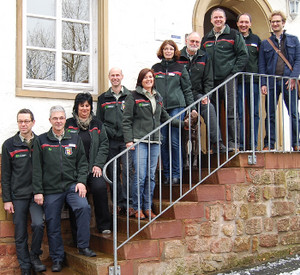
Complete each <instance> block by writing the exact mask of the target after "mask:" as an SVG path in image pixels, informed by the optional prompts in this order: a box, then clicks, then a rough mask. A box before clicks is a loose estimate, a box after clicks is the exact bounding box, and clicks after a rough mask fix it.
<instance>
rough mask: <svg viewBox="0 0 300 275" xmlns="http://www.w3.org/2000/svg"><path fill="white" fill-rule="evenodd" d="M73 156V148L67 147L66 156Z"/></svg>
mask: <svg viewBox="0 0 300 275" xmlns="http://www.w3.org/2000/svg"><path fill="white" fill-rule="evenodd" d="M72 154H73V150H72V147H66V148H65V155H67V156H71V155H72Z"/></svg>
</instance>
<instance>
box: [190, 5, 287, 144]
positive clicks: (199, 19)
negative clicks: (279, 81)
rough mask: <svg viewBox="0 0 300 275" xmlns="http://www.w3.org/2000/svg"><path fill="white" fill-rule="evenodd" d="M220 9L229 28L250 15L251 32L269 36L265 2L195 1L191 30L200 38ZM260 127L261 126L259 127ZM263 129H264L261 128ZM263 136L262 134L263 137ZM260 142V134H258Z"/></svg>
mask: <svg viewBox="0 0 300 275" xmlns="http://www.w3.org/2000/svg"><path fill="white" fill-rule="evenodd" d="M215 8H222V9H223V10H224V11H225V13H226V23H227V24H228V25H229V26H230V27H231V28H235V29H236V28H237V27H236V19H237V16H238V15H239V14H242V13H245V12H247V13H250V15H252V27H251V29H252V31H253V33H255V34H257V35H258V36H259V37H260V38H261V39H262V40H263V39H266V38H268V37H269V35H270V30H271V29H270V24H269V15H270V14H271V12H272V9H271V6H270V5H269V3H268V1H267V0H247V1H246V0H225V1H224V0H197V1H196V3H195V7H194V13H193V29H194V30H195V31H197V32H198V33H199V34H200V35H201V36H203V35H204V34H206V33H208V32H209V31H210V30H211V29H212V27H213V26H212V24H211V23H210V16H211V12H212V10H214V9H215ZM261 103H262V106H264V96H263V97H262V102H261ZM281 110H282V106H281V104H280V103H279V108H278V116H277V117H278V121H277V122H278V127H279V128H280V130H279V133H282V125H283V123H282V111H281ZM264 118H265V112H264V107H263V113H262V114H261V120H260V123H264ZM260 127H261V126H260ZM263 128H264V127H263ZM264 135H265V134H264V133H263V136H264ZM259 140H260V134H259ZM279 143H280V144H279V146H282V143H283V137H282V135H281V134H280V136H279Z"/></svg>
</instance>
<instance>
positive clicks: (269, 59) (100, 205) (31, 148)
mask: <svg viewBox="0 0 300 275" xmlns="http://www.w3.org/2000/svg"><path fill="white" fill-rule="evenodd" d="M285 22H286V17H285V15H284V14H283V13H282V12H280V11H274V12H273V13H272V14H271V16H270V23H271V27H272V31H273V33H272V35H271V37H270V39H271V40H272V41H273V43H274V44H275V45H276V46H277V47H278V49H279V50H280V51H281V52H282V53H283V54H284V56H285V57H286V58H287V59H288V61H289V62H290V64H291V66H292V67H293V70H290V69H289V67H288V66H287V65H286V64H285V62H284V61H283V59H282V58H281V57H280V56H278V54H277V51H276V50H275V49H274V48H272V46H271V45H270V43H269V42H268V41H267V40H264V41H262V42H261V40H260V38H259V37H258V36H257V35H255V34H253V33H252V31H251V23H252V22H251V16H250V15H249V14H247V13H245V14H242V15H239V16H238V19H237V26H238V29H239V31H237V30H235V29H232V28H230V27H229V26H228V25H227V24H226V14H225V12H224V10H222V9H220V8H217V9H215V10H213V11H212V14H211V23H212V25H213V29H212V30H211V31H210V32H209V33H208V34H206V35H205V36H204V37H203V38H202V41H201V37H200V35H199V34H198V33H196V32H192V33H190V34H189V35H188V36H187V38H186V46H185V47H184V48H183V49H182V50H181V51H180V50H179V49H178V47H177V45H176V43H175V42H174V41H172V40H166V41H164V42H163V43H162V45H161V46H160V48H159V50H158V52H157V56H158V58H159V59H161V62H159V63H157V64H155V65H153V67H152V69H150V68H145V69H142V70H141V71H140V72H139V75H138V78H137V83H136V87H135V90H134V91H129V90H128V89H127V88H126V87H125V86H123V85H122V80H123V73H122V70H121V69H119V68H116V67H115V68H112V69H110V71H109V75H108V78H109V81H110V83H111V87H110V88H109V89H108V90H107V91H106V92H105V93H102V94H101V95H100V96H99V97H98V102H97V110H96V114H94V113H93V99H92V96H91V95H90V94H89V93H79V94H78V95H77V96H76V98H75V102H74V107H73V116H72V117H71V118H68V119H67V118H66V113H65V110H64V108H63V107H61V106H53V107H52V108H51V109H50V115H49V121H50V124H51V128H50V130H49V131H48V132H46V133H44V134H41V135H39V136H36V135H35V134H34V133H33V131H32V128H33V126H34V124H35V120H34V115H33V113H32V112H31V111H30V110H29V109H22V110H20V111H19V112H18V114H17V123H18V128H19V132H18V133H17V134H16V135H15V136H13V137H11V138H9V139H8V140H6V141H5V142H4V144H3V147H2V173H1V175H2V179H1V183H2V198H3V202H4V209H5V210H6V211H7V212H8V213H13V221H14V224H15V242H16V250H17V257H18V261H19V264H20V267H21V270H22V274H31V268H33V269H34V270H35V271H36V272H40V271H44V270H46V267H45V265H44V264H43V263H42V262H41V261H40V258H39V256H40V255H41V253H42V251H41V242H42V239H43V232H44V219H43V214H45V221H46V226H47V235H48V242H49V252H50V257H51V259H52V262H53V265H52V271H53V272H59V271H61V269H62V267H63V260H64V247H63V240H62V236H61V224H60V223H61V217H60V215H61V210H62V208H63V206H64V204H65V203H67V205H68V206H69V208H70V221H71V227H72V234H73V239H74V241H75V243H76V246H77V248H78V251H79V253H80V254H82V255H84V256H87V257H94V256H96V253H95V252H94V251H93V250H91V249H90V245H89V240H90V229H89V228H90V218H91V208H90V205H89V203H88V201H87V191H89V192H90V193H91V194H92V197H93V204H94V209H95V218H96V226H97V229H98V231H99V232H100V233H102V234H109V233H111V215H110V211H109V207H108V195H107V193H108V192H107V183H106V181H105V180H104V178H103V175H102V169H103V167H104V165H105V163H106V162H107V161H109V160H111V159H112V158H114V157H115V156H117V155H118V154H119V153H121V152H122V151H124V150H125V149H126V148H128V149H130V150H127V153H126V154H123V155H122V157H121V159H120V160H118V162H117V173H116V174H117V190H118V192H117V203H118V212H119V213H122V212H123V213H126V214H127V215H128V216H130V217H132V216H133V217H135V218H137V219H145V218H146V217H148V218H149V219H153V218H155V217H156V215H155V213H154V212H153V210H152V199H153V193H154V188H155V173H156V169H157V163H158V157H159V153H160V145H161V157H162V164H163V176H164V179H163V183H164V184H178V183H179V182H180V181H181V169H182V150H181V148H180V146H181V144H180V131H181V128H182V127H184V126H185V127H187V125H190V124H191V123H190V121H187V120H186V119H185V120H184V112H183V109H184V108H185V107H187V106H189V105H191V104H192V103H194V102H195V101H196V100H198V99H200V98H202V99H201V101H200V102H199V106H200V107H199V108H197V106H192V107H191V110H190V116H191V114H194V115H196V116H198V113H197V111H199V110H200V114H199V115H201V116H202V117H203V119H204V121H205V123H206V124H207V125H208V132H209V136H210V141H209V142H210V147H211V148H212V152H213V153H216V152H220V153H223V152H226V150H228V151H234V150H237V149H239V148H240V146H241V147H242V148H243V146H244V144H243V141H244V140H245V139H244V136H243V134H244V132H245V131H244V117H245V114H244V113H243V110H244V106H243V105H244V103H245V101H246V102H247V103H248V106H249V104H250V100H249V98H250V91H251V90H250V87H251V84H252V83H251V81H253V93H254V94H253V98H254V142H255V147H257V136H258V124H259V109H258V105H259V99H260V95H259V87H258V85H259V81H258V77H254V78H253V77H252V78H250V77H246V80H245V81H238V83H236V82H235V81H234V80H229V81H228V83H227V86H226V89H225V88H223V89H220V90H219V93H218V96H216V95H212V96H205V95H206V94H207V93H209V92H210V91H211V90H212V89H213V88H215V87H217V86H219V85H220V84H221V83H223V82H224V81H226V80H228V79H229V78H230V77H231V76H232V75H234V74H235V73H237V72H251V73H262V74H265V75H278V76H286V77H295V78H297V77H298V76H299V73H300V47H299V40H298V38H297V37H295V36H292V35H289V34H287V33H285V31H284V25H285ZM267 84H268V85H269V86H267ZM243 85H244V86H243ZM274 85H276V87H275V86H274ZM295 85H296V81H295V79H292V80H288V81H286V83H285V86H282V85H280V81H277V82H276V83H274V81H272V80H269V81H266V78H262V81H261V87H260V88H261V93H262V94H265V95H266V94H268V96H267V97H266V99H267V100H266V106H268V108H266V112H267V117H268V116H269V118H268V119H266V129H268V127H269V128H270V132H268V131H266V136H265V148H266V149H273V148H274V144H275V142H276V140H275V132H274V131H275V115H274V113H275V109H276V106H275V104H277V102H278V97H279V94H280V93H281V92H282V93H283V95H284V100H285V103H286V106H287V109H288V111H289V114H290V115H291V116H292V133H293V135H292V145H293V147H294V150H298V149H299V147H298V145H300V144H299V133H298V131H299V129H300V125H299V115H298V111H297V110H296V106H297V104H296V100H290V101H289V95H291V96H292V98H293V96H294V97H295V99H296V98H297V97H296V96H297V94H296V89H295ZM236 86H237V87H238V89H237V90H238V93H237V94H236V92H235V90H236V89H235V88H236ZM274 97H275V101H274ZM217 101H218V102H217ZM223 101H225V102H227V106H226V108H225V110H226V111H227V114H226V116H227V120H228V121H227V125H228V131H227V132H228V136H227V137H226V140H227V141H228V143H227V144H226V146H225V145H224V142H223V139H224V138H223V139H222V136H221V134H220V133H221V131H220V125H218V123H217V121H218V118H217V112H216V109H217V108H219V106H220V105H221V104H222V102H223ZM190 116H188V117H190ZM171 117H175V118H176V119H174V120H173V121H172V127H168V126H165V127H163V128H162V129H161V134H162V137H161V136H160V134H159V132H154V134H152V135H150V136H149V137H148V138H146V139H143V137H144V136H145V135H147V134H149V133H150V132H152V131H153V130H155V129H156V128H157V127H159V126H160V125H161V124H162V123H163V122H165V121H167V120H168V119H170V118H171ZM237 119H239V120H240V123H237V121H236V120H237ZM183 120H184V121H183ZM240 126H241V127H240ZM239 128H240V129H239ZM170 131H171V132H170ZM239 140H240V143H239ZM138 141H141V142H140V143H139V144H138V145H134V144H135V142H138ZM108 177H109V178H110V179H111V180H112V179H113V165H112V164H111V165H110V166H108ZM28 213H30V215H31V222H32V223H31V228H32V242H31V249H30V251H29V249H28V244H27V243H28V233H27V215H28Z"/></svg>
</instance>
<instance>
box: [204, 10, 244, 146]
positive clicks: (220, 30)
mask: <svg viewBox="0 0 300 275" xmlns="http://www.w3.org/2000/svg"><path fill="white" fill-rule="evenodd" d="M225 22H226V14H225V11H224V10H222V9H220V8H217V9H215V10H213V11H212V13H211V23H212V24H213V26H214V27H213V29H212V30H211V31H210V32H209V33H208V34H206V35H205V36H204V37H203V39H202V41H201V49H202V50H204V51H206V52H207V53H208V54H209V55H210V57H211V58H212V63H213V72H214V87H217V86H219V85H220V84H222V82H224V81H225V80H227V79H228V78H230V77H231V76H232V75H234V74H235V73H237V72H241V71H242V70H243V69H244V67H245V66H246V64H247V62H248V52H247V48H246V45H245V41H244V39H243V37H242V35H241V34H240V33H239V32H238V31H236V30H234V29H231V28H230V27H229V26H228V25H227V24H225ZM226 86H227V96H226V95H225V93H226V89H225V88H222V89H219V106H220V103H221V101H222V100H224V102H225V99H226V98H227V106H226V107H227V119H228V121H227V124H228V129H227V130H228V145H227V146H228V147H229V148H230V149H232V150H238V149H239V119H238V112H237V109H238V108H237V105H236V99H237V93H236V83H235V81H233V80H232V81H229V82H228V83H227V85H226ZM212 101H213V103H214V104H215V106H216V97H215V96H214V97H212ZM225 109H226V108H225ZM217 112H219V113H220V107H219V110H217ZM223 140H224V138H223Z"/></svg>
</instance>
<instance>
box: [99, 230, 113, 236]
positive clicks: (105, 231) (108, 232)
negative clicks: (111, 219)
mask: <svg viewBox="0 0 300 275" xmlns="http://www.w3.org/2000/svg"><path fill="white" fill-rule="evenodd" d="M101 233H102V234H107V235H108V234H111V231H110V230H109V229H105V230H103V231H102V232H101Z"/></svg>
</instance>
